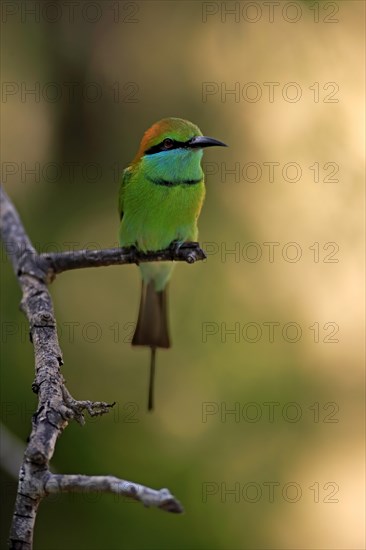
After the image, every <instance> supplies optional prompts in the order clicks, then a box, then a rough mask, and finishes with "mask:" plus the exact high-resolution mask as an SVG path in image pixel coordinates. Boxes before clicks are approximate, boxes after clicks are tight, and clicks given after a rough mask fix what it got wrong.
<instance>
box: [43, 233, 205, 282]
mask: <svg viewBox="0 0 366 550" xmlns="http://www.w3.org/2000/svg"><path fill="white" fill-rule="evenodd" d="M205 258H206V255H205V253H204V251H203V250H202V249H201V248H200V246H199V244H198V243H194V242H192V243H173V245H172V246H171V247H170V248H168V249H166V250H159V251H157V252H147V253H146V254H144V253H143V252H139V251H138V250H137V249H136V248H135V247H130V248H105V249H101V250H76V251H72V252H59V253H47V254H40V255H39V260H40V261H39V267H40V269H41V270H42V271H44V272H47V274H48V276H49V277H51V278H52V277H53V276H54V275H56V274H57V273H62V272H63V271H67V270H70V269H80V268H83V267H101V266H108V265H123V264H139V263H142V262H164V261H169V262H171V261H176V262H187V263H189V264H193V263H194V262H196V261H199V260H204V259H205Z"/></svg>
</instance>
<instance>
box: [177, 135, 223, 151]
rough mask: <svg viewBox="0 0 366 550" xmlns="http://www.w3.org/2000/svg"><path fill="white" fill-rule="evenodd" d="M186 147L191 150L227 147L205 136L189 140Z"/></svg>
mask: <svg viewBox="0 0 366 550" xmlns="http://www.w3.org/2000/svg"><path fill="white" fill-rule="evenodd" d="M187 145H188V147H191V148H192V149H203V148H204V147H215V146H218V147H227V145H226V143H223V142H222V141H219V140H218V139H214V138H210V137H206V136H197V137H193V138H192V139H190V140H189V141H188V143H187Z"/></svg>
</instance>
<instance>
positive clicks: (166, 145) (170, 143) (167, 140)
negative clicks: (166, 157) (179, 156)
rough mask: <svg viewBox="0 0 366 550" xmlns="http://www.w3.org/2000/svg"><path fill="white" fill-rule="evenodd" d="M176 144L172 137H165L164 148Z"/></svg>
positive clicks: (169, 147)
mask: <svg viewBox="0 0 366 550" xmlns="http://www.w3.org/2000/svg"><path fill="white" fill-rule="evenodd" d="M173 145H174V141H173V140H172V139H170V138H165V139H164V141H163V146H164V149H171V148H172V147H173Z"/></svg>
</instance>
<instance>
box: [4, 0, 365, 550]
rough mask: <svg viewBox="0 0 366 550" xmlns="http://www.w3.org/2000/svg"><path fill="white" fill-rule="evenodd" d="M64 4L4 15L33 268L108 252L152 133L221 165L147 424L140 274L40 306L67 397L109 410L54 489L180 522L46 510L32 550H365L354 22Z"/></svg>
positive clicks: (20, 194) (60, 457) (9, 161)
mask: <svg viewBox="0 0 366 550" xmlns="http://www.w3.org/2000/svg"><path fill="white" fill-rule="evenodd" d="M72 4H73V5H74V7H73V8H72V7H70V5H69V4H68V3H60V4H56V3H51V2H46V3H43V2H25V3H21V2H6V3H3V32H2V80H3V88H2V90H3V96H2V105H1V106H2V181H3V183H4V187H5V189H6V191H7V192H8V194H9V195H10V197H11V198H12V200H13V201H14V203H15V205H16V207H17V209H18V211H19V213H20V215H21V217H22V220H23V222H24V224H25V227H26V229H27V230H28V232H29V236H30V238H31V239H32V241H33V243H34V244H35V246H36V247H37V249H38V250H40V251H50V250H69V249H72V248H73V247H74V248H85V247H89V248H95V247H99V248H103V247H110V246H116V245H117V232H118V215H117V206H116V205H117V193H118V185H119V174H120V172H121V170H122V169H123V167H125V166H126V165H127V164H128V163H129V161H130V160H131V159H132V158H133V156H134V154H135V152H136V150H137V147H138V144H139V141H140V139H141V136H142V134H143V132H144V131H145V130H146V129H147V128H148V127H149V126H150V125H151V124H152V123H153V122H155V121H156V120H159V119H160V118H162V117H166V116H178V117H182V118H187V119H189V120H192V121H193V122H195V123H196V124H197V125H199V127H200V128H201V129H202V131H203V133H204V134H205V135H209V136H212V137H215V138H217V139H220V140H223V141H225V142H226V143H228V144H229V146H230V147H229V148H228V149H225V150H224V149H215V150H214V149H212V150H209V151H206V152H205V156H204V164H205V166H206V172H207V178H206V181H207V199H206V202H205V205H204V209H203V211H202V214H201V218H200V222H199V228H200V241H201V243H202V244H203V247H206V249H207V251H208V252H209V257H208V260H207V261H206V262H204V263H200V264H197V265H194V266H188V265H179V266H177V268H176V270H175V274H174V278H173V280H172V283H171V287H170V311H171V330H172V339H173V343H174V345H173V347H172V349H171V350H169V351H162V352H159V354H158V374H157V386H156V403H157V406H156V410H155V411H154V413H153V414H147V413H146V394H147V380H148V353H147V351H145V350H136V349H132V347H131V346H130V344H129V338H130V337H131V331H132V328H131V327H132V326H133V323H135V321H136V315H137V309H138V300H139V290H140V280H139V276H138V272H137V269H136V267H135V266H120V267H108V268H99V269H95V270H93V269H90V270H79V271H74V272H68V273H64V274H62V275H60V276H58V277H57V279H56V281H55V282H54V283H53V284H52V286H51V293H52V297H53V300H54V306H55V312H56V317H57V321H58V327H59V335H60V342H61V346H62V349H63V353H64V360H65V365H64V367H63V373H64V376H65V378H66V380H67V385H68V388H69V390H70V391H71V393H72V395H73V396H74V397H75V398H79V399H92V400H105V401H117V406H116V408H115V409H114V411H113V412H111V414H109V415H107V416H104V417H102V418H98V419H94V420H93V419H92V420H88V421H87V424H86V426H85V427H84V428H80V427H79V426H78V425H76V424H75V423H73V424H71V425H70V426H69V427H68V428H67V430H66V431H65V432H64V434H63V435H62V437H61V438H60V440H59V442H58V444H57V447H56V453H55V456H54V459H53V461H52V466H53V468H54V469H56V470H57V471H58V472H60V473H83V474H90V475H92V474H99V475H101V474H112V475H116V476H119V477H121V478H123V479H127V480H133V481H136V482H140V483H143V484H146V485H149V486H152V487H154V488H161V487H168V488H169V489H170V490H171V491H172V492H173V493H174V494H175V495H176V496H177V497H178V498H179V499H180V501H181V502H182V504H183V505H184V507H185V510H186V512H185V514H184V515H182V516H172V515H169V514H165V513H163V512H160V511H157V510H147V509H144V508H143V507H142V506H141V505H139V504H137V503H130V502H126V501H125V500H124V499H118V498H116V497H113V496H112V495H76V494H75V495H73V494H71V495H62V496H58V497H52V498H49V499H48V500H46V501H43V503H42V505H41V507H40V510H39V515H38V519H37V523H36V530H35V548H37V549H42V550H61V549H64V548H69V549H72V550H73V549H75V550H76V549H80V550H81V549H85V550H92V549H98V550H99V549H122V548H123V549H125V548H126V549H127V548H128V549H153V548H154V549H163V548H169V549H171V548H176V549H181V548H184V549H229V550H231V549H259V548H260V549H263V548H268V549H282V548H286V549H304V548H306V549H334V548H338V549H361V548H364V544H365V542H364V529H363V521H364V500H363V487H364V444H363V435H364V420H363V419H364V374H363V350H364V347H363V341H364V317H363V298H364V297H363V285H362V281H363V278H364V264H363V260H362V258H363V236H362V235H363V231H362V228H363V215H364V214H363V197H364V146H365V143H364V104H363V95H364V61H365V60H364V36H365V22H364V3H363V2H358V1H343V2H319V3H318V2H315V3H314V2H300V1H298V2H292V3H288V2H281V3H278V5H277V3H275V4H276V5H274V6H272V8H273V11H272V8H270V6H269V5H268V3H265V2H264V3H263V2H241V3H239V2H227V3H216V2H203V3H201V2H183V1H176V2H155V1H149V2H128V3H123V2H109V1H108V0H107V1H105V2H87V1H86V2H74V3H72ZM47 6H48V7H47ZM57 6H58V7H57ZM226 9H232V10H234V11H233V13H228V12H227V11H225V10H226ZM32 10H33V13H32ZM248 83H252V84H250V85H248ZM268 83H273V84H271V85H270V84H268ZM290 83H292V84H290ZM31 89H33V90H35V92H34V93H33V94H32V93H30V90H31ZM271 90H272V91H273V95H271V94H270V91H271ZM230 91H232V92H234V93H229V92H230ZM300 96H301V97H300ZM295 99H296V100H297V101H295ZM265 163H266V164H265ZM268 163H276V164H271V165H269V164H268ZM288 163H294V164H290V165H288ZM271 166H273V170H274V172H273V177H270V176H271V174H270V167H271ZM299 167H300V169H299ZM32 170H33V173H32ZM230 170H231V171H233V170H234V173H230V172H229V171H230ZM248 243H254V244H251V245H249V244H248ZM265 243H267V244H265ZM268 243H277V244H274V245H269V244H268ZM288 243H296V244H295V245H293V244H292V245H289V244H288ZM316 243H318V244H316ZM329 243H331V244H329ZM332 243H333V244H332ZM271 246H273V253H274V255H273V256H271V255H270V248H271ZM230 250H234V251H235V253H231V254H230V253H228V251H230ZM257 253H258V254H260V253H261V257H258V260H257V261H250V260H253V259H256V254H257ZM300 253H301V257H300ZM293 259H297V260H298V261H291V260H293ZM1 268H2V304H1V307H2V325H1V328H2V335H1V338H2V351H1V364H2V367H1V369H2V371H1V373H2V390H1V392H2V393H1V400H2V421H3V423H4V424H5V425H6V426H7V428H8V429H10V430H11V431H12V432H13V434H14V435H16V436H17V437H18V438H19V440H20V441H21V442H22V443H23V444H24V443H25V440H26V438H27V436H28V434H29V431H30V420H31V415H32V413H33V412H34V410H35V408H36V398H35V396H34V395H33V394H32V392H31V383H32V380H33V350H32V346H31V345H30V343H29V342H28V338H27V327H26V322H25V318H24V317H23V315H22V314H21V313H20V312H19V310H18V303H19V299H20V291H19V288H18V285H17V281H16V279H15V277H14V275H13V273H12V270H11V267H10V264H9V263H8V261H7V259H6V256H5V252H4V251H3V250H2V256H1ZM272 322H273V323H276V325H273V327H274V337H273V338H270V337H269V325H268V323H272ZM266 323H267V324H266ZM287 323H292V324H291V325H287V326H286V324H287ZM328 323H330V324H328ZM258 327H259V328H258ZM310 327H312V328H310ZM232 329H234V330H235V331H236V332H235V333H234V334H233V333H230V330H232ZM300 331H301V333H300ZM271 340H273V341H271ZM291 340H293V341H292V342H291ZM295 340H296V341H295ZM270 403H272V405H270ZM230 410H234V411H235V414H230V412H229V411H230ZM271 411H273V413H271ZM208 413H210V414H208ZM271 487H272V488H273V494H272V492H271V491H270V488H271ZM1 488H2V516H3V520H2V528H1V546H2V547H4V546H5V545H6V538H7V536H8V529H9V525H10V519H11V514H12V508H13V504H14V498H15V491H16V482H15V480H13V479H12V478H11V477H9V476H8V475H7V474H6V473H5V472H2V474H1Z"/></svg>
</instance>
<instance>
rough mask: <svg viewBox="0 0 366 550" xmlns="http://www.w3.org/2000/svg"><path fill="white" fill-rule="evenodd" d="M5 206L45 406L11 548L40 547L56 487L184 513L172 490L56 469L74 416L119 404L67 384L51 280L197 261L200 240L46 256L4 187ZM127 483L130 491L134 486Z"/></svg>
mask: <svg viewBox="0 0 366 550" xmlns="http://www.w3.org/2000/svg"><path fill="white" fill-rule="evenodd" d="M0 207H1V208H0V221H1V236H2V240H3V241H4V244H5V247H6V250H7V253H8V255H9V257H10V259H11V262H12V265H13V269H14V272H15V274H16V276H17V278H18V282H19V285H20V287H21V290H22V300H21V309H22V310H23V312H24V313H25V315H26V316H27V318H28V321H29V327H30V337H31V341H32V343H33V347H34V356H35V380H34V382H33V385H32V389H33V391H34V392H35V393H37V394H38V408H37V411H36V413H35V414H34V415H33V418H32V430H31V434H30V437H29V441H28V444H27V447H26V450H25V453H24V459H23V463H22V465H21V468H20V472H19V483H18V492H17V496H16V502H15V511H14V516H13V522H12V526H11V532H10V547H11V548H14V549H15V548H16V549H26V550H30V549H31V548H32V541H33V530H34V523H35V519H36V515H37V510H38V506H39V504H40V502H41V500H42V499H43V498H44V497H45V496H47V494H48V493H49V492H52V490H54V489H52V487H55V486H57V487H59V489H60V490H69V489H67V487H72V488H73V489H74V490H75V489H77V488H78V490H107V491H109V492H110V491H112V492H115V491H114V489H113V487H117V486H118V490H119V491H122V489H123V491H125V492H124V493H123V494H125V495H126V496H129V497H131V498H135V500H139V501H141V502H142V503H144V504H145V505H149V506H157V507H158V508H161V509H162V510H165V511H168V512H181V511H182V507H181V505H180V503H179V502H178V501H177V500H176V499H175V498H174V497H173V496H172V495H171V494H170V493H169V491H168V490H167V489H162V490H161V491H155V490H153V489H148V488H146V487H143V486H141V485H138V484H134V483H132V482H124V481H122V480H118V479H117V478H111V477H108V476H107V477H91V478H88V477H85V476H62V475H60V476H59V475H56V474H51V473H50V471H49V462H50V460H51V458H52V456H53V454H54V451H55V445H56V442H57V439H58V437H59V436H60V435H61V434H62V432H63V430H64V429H65V428H66V426H67V425H68V422H69V421H70V420H72V419H74V420H76V421H78V422H79V423H81V424H83V423H84V415H83V413H84V411H85V410H86V411H87V412H88V413H89V414H90V415H91V416H94V415H101V414H104V413H106V412H108V411H109V410H110V408H111V407H113V405H114V403H113V404H108V403H104V402H92V401H77V400H75V399H74V398H73V397H72V396H71V395H70V393H69V391H68V390H67V388H66V386H65V382H64V378H63V376H62V374H61V368H60V367H61V366H62V364H63V359H62V352H61V349H60V346H59V342H58V337H57V330H56V320H55V316H54V312H53V305H52V300H51V296H50V293H49V291H48V288H47V282H49V281H50V280H52V278H53V277H54V276H55V274H56V273H61V272H62V271H65V270H67V269H76V268H79V267H92V266H94V267H96V266H101V265H112V264H114V265H116V264H126V263H139V262H140V261H153V260H154V261H157V260H168V259H169V260H172V259H174V260H179V261H183V260H184V261H188V262H190V263H192V262H193V261H195V260H197V259H203V257H204V253H203V252H202V251H201V249H200V248H199V246H198V244H197V243H193V246H192V245H189V244H188V245H187V246H184V245H183V246H175V247H173V248H171V249H168V250H167V251H161V252H157V253H155V254H140V253H138V252H137V251H136V250H135V249H128V250H127V251H126V249H112V250H106V251H103V250H99V251H79V252H72V253H68V252H65V253H61V254H42V255H39V254H37V252H36V250H35V249H34V248H33V246H32V243H31V242H30V240H29V238H28V236H27V234H26V232H25V230H24V228H23V225H22V223H21V221H20V219H19V216H18V214H17V212H16V210H15V208H14V206H13V205H12V203H11V201H10V200H9V198H8V196H7V195H6V193H5V191H4V190H3V189H2V188H1V187H0ZM55 481H57V483H56V485H55ZM78 483H80V485H78ZM116 483H117V485H116ZM123 484H125V485H123ZM126 484H127V485H126ZM127 486H128V487H129V489H126V487H127ZM64 488H65V489H64ZM103 488H105V489H103Z"/></svg>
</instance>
